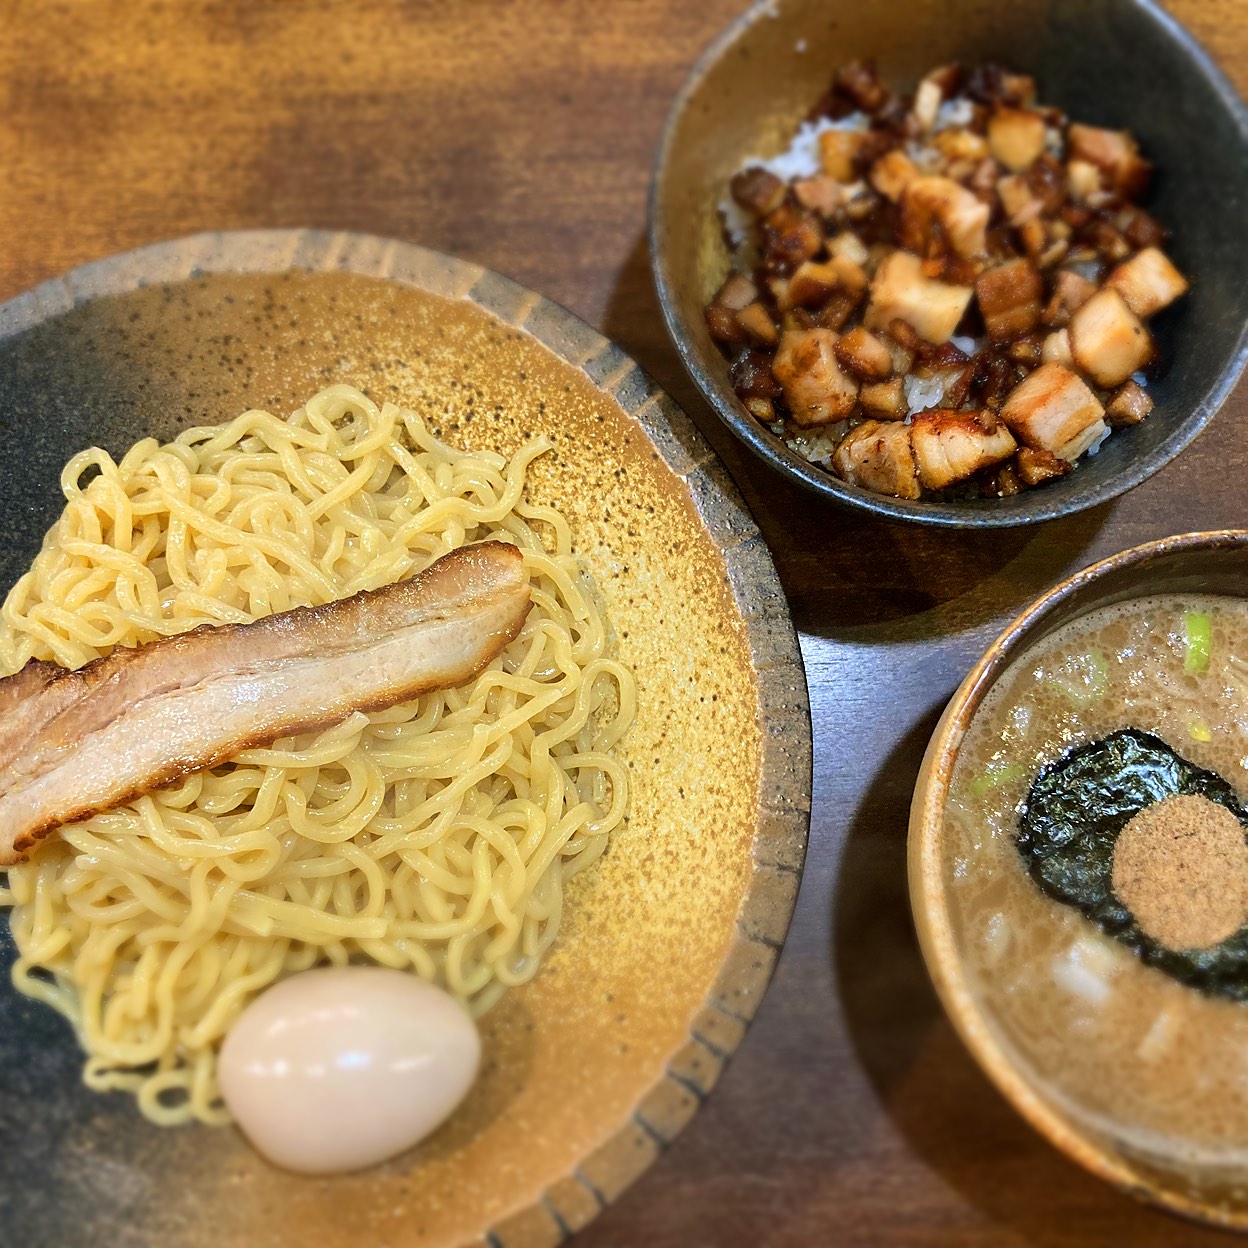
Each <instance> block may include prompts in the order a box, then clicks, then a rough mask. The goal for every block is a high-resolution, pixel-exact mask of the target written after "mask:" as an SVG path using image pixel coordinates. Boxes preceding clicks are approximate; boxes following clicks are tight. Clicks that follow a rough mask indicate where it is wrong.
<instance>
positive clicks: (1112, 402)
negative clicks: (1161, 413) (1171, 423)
mask: <svg viewBox="0 0 1248 1248" xmlns="http://www.w3.org/2000/svg"><path fill="white" fill-rule="evenodd" d="M1152 410H1153V400H1152V398H1151V397H1150V395H1149V393H1148V391H1147V390H1145V389H1144V387H1143V386H1141V385H1139V384H1138V383H1136V382H1134V381H1128V382H1127V383H1126V384H1125V385H1122V386H1120V387H1119V388H1118V389H1117V390H1115V391H1114V393H1113V394H1112V395H1111V396H1110V399H1109V402H1108V403H1107V404H1106V405H1105V419H1106V420H1107V421H1108V422H1109V427H1110V428H1111V429H1118V428H1121V427H1122V426H1123V425H1138V424H1139V423H1140V421H1142V420H1143V419H1144V417H1145V416H1147V415H1148V414H1149V412H1151V411H1152Z"/></svg>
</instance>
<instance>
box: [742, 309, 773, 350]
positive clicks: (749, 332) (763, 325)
mask: <svg viewBox="0 0 1248 1248" xmlns="http://www.w3.org/2000/svg"><path fill="white" fill-rule="evenodd" d="M737 324H738V325H740V326H741V328H742V329H743V330H744V331H745V335H746V337H747V338H749V340H750V341H751V342H753V343H756V344H757V345H758V346H760V347H774V346H775V345H776V343H777V342H778V341H779V334H778V333H777V331H776V323H775V321H773V320H772V319H771V314H770V313H769V312H768V311H767V309H766V308H765V307H763V305H762V304H761V303H751V304H750V305H749V307H747V308H742V309H741V311H740V312H738V313H737Z"/></svg>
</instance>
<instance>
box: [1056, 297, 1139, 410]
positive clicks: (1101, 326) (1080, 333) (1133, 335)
mask: <svg viewBox="0 0 1248 1248" xmlns="http://www.w3.org/2000/svg"><path fill="white" fill-rule="evenodd" d="M1068 332H1069V334H1070V353H1071V355H1072V356H1073V357H1074V361H1075V366H1076V367H1077V368H1078V369H1079V371H1080V372H1081V373H1085V374H1087V376H1089V377H1091V378H1092V380H1093V381H1095V382H1096V384H1097V385H1098V386H1102V387H1104V388H1105V389H1106V390H1109V389H1112V388H1113V387H1114V386H1120V385H1122V383H1123V382H1124V381H1126V379H1127V378H1128V377H1130V376H1131V374H1132V373H1134V372H1135V371H1136V370H1137V369H1140V368H1143V367H1144V365H1145V364H1147V363H1148V361H1149V360H1150V359H1152V357H1153V340H1152V338H1151V337H1150V336H1149V332H1148V330H1146V329H1145V328H1144V326H1143V325H1142V324H1141V323H1140V321H1139V319H1138V318H1137V317H1136V315H1135V313H1134V312H1132V311H1131V309H1130V308H1129V307H1127V305H1126V301H1125V300H1124V299H1123V297H1122V296H1121V295H1120V294H1119V293H1118V292H1117V291H1116V290H1111V289H1109V288H1108V287H1106V288H1104V289H1101V290H1098V291H1097V292H1096V294H1094V295H1093V296H1092V298H1091V299H1089V300H1088V301H1087V303H1085V304H1084V305H1083V307H1081V308H1080V309H1079V310H1078V311H1077V312H1076V313H1075V314H1074V316H1072V317H1071V318H1070V329H1069V331H1068Z"/></svg>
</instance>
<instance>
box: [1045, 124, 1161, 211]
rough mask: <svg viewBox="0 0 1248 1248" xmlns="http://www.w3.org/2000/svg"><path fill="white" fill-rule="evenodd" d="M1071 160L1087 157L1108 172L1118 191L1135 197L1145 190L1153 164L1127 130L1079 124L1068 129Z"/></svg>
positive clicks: (1090, 161) (1085, 158)
mask: <svg viewBox="0 0 1248 1248" xmlns="http://www.w3.org/2000/svg"><path fill="white" fill-rule="evenodd" d="M1066 140H1067V143H1068V144H1069V146H1070V155H1071V159H1072V160H1086V161H1087V162H1088V163H1089V164H1092V165H1096V167H1097V168H1098V169H1101V170H1103V171H1104V172H1105V173H1107V174H1108V175H1109V177H1110V179H1111V180H1112V181H1113V183H1114V184H1115V185H1116V186H1117V187H1118V188H1119V190H1122V191H1125V192H1126V193H1127V194H1128V195H1131V196H1136V195H1140V194H1142V193H1143V191H1144V189H1145V188H1146V187H1147V186H1148V180H1149V177H1150V175H1151V174H1152V166H1151V165H1150V164H1149V163H1148V161H1146V160H1144V159H1143V157H1141V156H1140V149H1139V147H1138V146H1137V145H1136V142H1135V139H1133V138H1132V137H1131V135H1129V134H1128V133H1127V132H1126V131H1125V130H1103V129H1101V127H1099V126H1082V125H1079V124H1078V123H1076V124H1075V125H1072V126H1071V127H1070V129H1069V130H1068V131H1067V132H1066Z"/></svg>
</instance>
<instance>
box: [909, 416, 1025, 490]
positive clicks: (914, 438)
mask: <svg viewBox="0 0 1248 1248" xmlns="http://www.w3.org/2000/svg"><path fill="white" fill-rule="evenodd" d="M910 441H911V444H912V445H913V447H914V459H915V463H916V464H917V466H918V470H919V483H920V485H922V486H923V487H924V488H925V489H929V490H942V489H944V488H945V487H946V486H948V485H953V484H954V483H955V482H958V481H965V480H966V478H967V477H969V476H972V475H973V474H974V473H976V472H978V471H979V470H980V469H981V468H990V467H991V466H992V465H993V464H999V463H1001V462H1002V461H1003V460H1006V459H1009V457H1010V456H1011V455H1013V454H1014V452H1015V450H1016V449H1017V447H1018V444H1017V443H1016V442H1015V441H1014V438H1013V437H1012V436H1011V434H1010V431H1009V430H1008V429H1007V428H1006V427H1005V425H1003V424H1001V422H1000V421H998V420H997V418H996V417H995V416H994V415H993V414H992V413H991V412H954V411H949V410H948V409H945V408H936V409H933V410H932V411H929V412H920V413H919V414H918V415H917V416H915V417H914V418H913V420H912V421H911V422H910Z"/></svg>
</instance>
